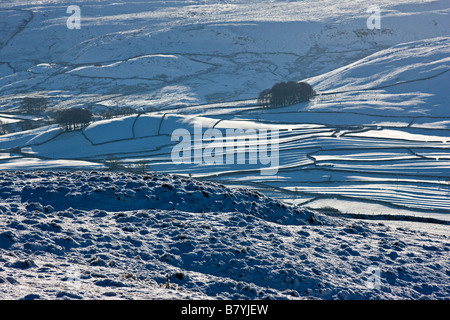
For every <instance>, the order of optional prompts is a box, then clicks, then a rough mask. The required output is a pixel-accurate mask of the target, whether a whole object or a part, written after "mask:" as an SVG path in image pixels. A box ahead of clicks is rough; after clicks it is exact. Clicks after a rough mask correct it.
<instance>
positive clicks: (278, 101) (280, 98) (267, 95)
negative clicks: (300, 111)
mask: <svg viewBox="0 0 450 320" xmlns="http://www.w3.org/2000/svg"><path fill="white" fill-rule="evenodd" d="M315 94H316V92H315V91H314V89H313V88H312V87H311V85H309V84H308V83H306V82H294V81H289V82H280V83H277V84H275V85H274V86H273V87H272V88H271V89H266V90H264V91H262V92H261V93H260V94H259V97H258V103H259V104H260V105H262V106H265V107H283V106H288V105H292V104H296V103H300V102H304V101H308V100H309V99H310V98H311V97H313V96H314V95H315Z"/></svg>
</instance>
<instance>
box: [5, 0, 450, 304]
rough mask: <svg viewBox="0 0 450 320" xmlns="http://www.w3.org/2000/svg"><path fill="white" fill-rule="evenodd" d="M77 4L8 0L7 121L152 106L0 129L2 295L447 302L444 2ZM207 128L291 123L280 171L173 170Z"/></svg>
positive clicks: (448, 138) (285, 127) (448, 75)
mask: <svg viewBox="0 0 450 320" xmlns="http://www.w3.org/2000/svg"><path fill="white" fill-rule="evenodd" d="M77 3H78V4H80V6H81V10H82V11H81V17H82V25H81V29H76V30H69V29H68V28H67V26H66V20H67V18H68V17H69V15H68V14H65V13H66V9H67V7H68V6H69V5H73V4H74V3H72V1H52V0H51V1H50V0H48V1H47V0H45V1H2V2H1V3H0V31H1V32H0V92H1V94H0V111H1V116H0V121H1V122H2V123H3V124H4V125H15V124H17V123H19V120H21V119H22V120H25V119H27V117H29V119H30V120H43V119H44V118H42V119H40V118H38V117H36V116H26V115H23V114H19V113H18V112H17V111H18V108H19V107H20V101H21V100H22V99H23V98H24V97H27V96H28V97H45V98H47V100H48V101H49V104H50V106H51V108H49V111H52V110H53V111H54V110H57V109H59V108H66V107H80V106H84V107H87V108H90V109H91V110H93V111H99V112H104V111H110V110H114V109H120V108H123V107H131V108H134V109H136V110H139V112H140V113H139V114H137V113H136V114H133V115H127V116H124V117H119V118H113V119H109V120H101V121H95V122H93V123H91V124H90V125H89V126H87V127H86V128H84V129H82V130H77V131H73V132H65V131H64V130H63V129H62V128H60V127H59V126H57V125H50V126H42V127H39V128H36V129H32V130H26V131H21V132H16V133H11V134H6V135H1V136H0V170H1V171H0V253H1V254H0V259H1V260H0V299H22V298H24V299H109V298H112V299H147V298H149V299H161V298H167V299H187V298H201V299H268V298H270V299H422V298H423V299H449V298H450V289H449V279H450V269H449V262H448V261H449V259H448V257H449V254H448V250H449V241H448V240H449V236H450V216H449V214H448V213H449V212H450V201H449V194H450V152H449V148H450V135H449V129H450V121H449V118H450V108H449V104H448V101H449V99H450V96H449V93H450V91H449V90H448V83H449V81H450V72H448V70H449V67H450V60H449V56H450V34H449V32H448V31H449V30H450V20H449V19H448V15H449V13H450V8H449V3H448V1H446V0H440V1H435V0H399V1H392V0H380V1H378V2H377V3H376V5H378V6H379V7H380V9H381V29H379V30H369V29H368V28H367V26H366V21H367V18H368V16H369V13H368V12H367V8H368V7H369V6H371V5H373V4H375V3H373V1H365V0H359V1H334V0H320V1H294V0H291V1H284V0H279V1H276V0H233V1H219V0H201V1H200V0H199V1H197V0H191V1H183V0H172V1H143V0H133V1H119V2H108V1H103V2H98V1H95V0H92V1H91V0H85V1H78V2H77ZM288 80H293V81H301V80H305V81H307V82H309V83H311V84H312V85H313V87H314V89H315V90H316V91H317V92H318V95H317V96H316V97H314V98H313V99H311V101H309V102H305V103H301V104H297V105H292V106H287V107H283V108H263V107H261V106H258V105H257V103H256V100H255V98H256V97H257V95H258V93H259V92H260V91H261V90H263V89H266V88H269V87H271V86H272V85H273V84H274V83H276V82H279V81H288ZM197 121H202V124H203V125H204V127H205V128H215V129H218V130H221V132H225V130H226V129H227V128H241V129H247V128H255V129H262V128H265V129H277V130H279V131H280V136H279V140H278V143H279V146H280V150H279V156H280V157H279V166H278V167H277V169H278V172H277V174H276V175H274V176H262V175H261V174H260V169H261V168H260V166H259V165H250V164H244V165H237V164H233V165H204V164H200V165H198V164H183V165H174V163H173V162H172V161H171V157H170V153H171V151H172V148H173V147H174V145H175V142H174V141H171V137H170V135H171V134H172V132H173V131H174V130H175V129H185V130H188V131H189V132H191V133H193V130H194V124H195V123H196V122H197ZM108 166H109V168H111V167H114V166H115V167H117V168H120V169H122V170H127V171H133V172H134V173H126V172H116V173H113V172H109V171H105V170H106V169H108ZM17 170H24V171H23V172H22V171H17ZM33 170H41V171H33ZM42 170H44V171H42ZM45 170H48V171H45ZM52 170H53V171H52ZM58 170H59V171H58ZM63 170H69V171H63ZM75 170H80V171H75ZM83 170H84V171H83ZM92 170H96V171H92ZM144 170H145V171H146V174H144V175H143V173H142V174H141V175H138V174H137V173H136V172H141V171H144ZM156 172H158V173H159V174H158V175H156V174H155V173H156ZM177 175H178V176H177ZM190 177H193V178H197V179H198V180H195V179H192V178H190ZM205 180H210V182H205ZM224 185H225V186H226V187H225V186H224ZM244 186H245V187H247V188H252V189H240V188H241V187H244ZM260 192H261V193H260ZM262 193H264V195H262ZM268 196H271V197H272V198H269V197H268ZM281 201H284V202H281ZM375 271H376V272H379V275H380V278H379V282H375V283H374V282H373V281H371V280H373V279H374V276H377V275H378V274H377V273H376V272H375ZM374 272H375V273H374ZM376 279H377V278H376ZM374 284H376V286H375V287H373V285H374Z"/></svg>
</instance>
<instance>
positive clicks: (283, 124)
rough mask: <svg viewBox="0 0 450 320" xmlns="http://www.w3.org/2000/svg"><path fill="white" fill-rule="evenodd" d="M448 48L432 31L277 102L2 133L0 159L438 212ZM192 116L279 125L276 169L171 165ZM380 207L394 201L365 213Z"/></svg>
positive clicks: (444, 186)
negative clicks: (295, 98)
mask: <svg viewBox="0 0 450 320" xmlns="http://www.w3.org/2000/svg"><path fill="white" fill-rule="evenodd" d="M449 48H450V38H448V37H438V38H432V39H426V40H420V41H414V42H408V43H404V44H400V45H397V46H394V47H392V48H389V49H386V50H383V51H380V52H377V53H375V54H373V55H370V56H368V57H366V58H363V59H362V60H358V61H356V62H354V63H352V64H350V65H348V66H346V67H343V68H339V69H337V70H334V71H331V72H329V73H325V74H324V75H320V76H316V77H312V78H309V79H307V81H308V82H310V83H312V84H313V85H314V87H315V89H316V90H317V92H318V96H317V97H315V98H314V99H312V100H311V101H310V102H308V103H302V104H298V105H293V106H288V107H284V108H262V107H260V106H257V105H256V104H255V103H254V102H251V101H250V102H248V103H244V104H242V103H222V104H211V105H200V106H196V107H191V108H185V107H181V108H176V107H174V108H171V109H168V110H165V112H148V113H142V114H136V115H131V116H127V117H122V118H115V119H110V120H103V121H97V122H94V123H92V124H91V125H89V126H88V127H86V128H85V129H83V130H81V131H75V132H63V131H62V130H61V129H60V128H58V127H56V126H51V127H48V128H39V129H35V130H31V131H26V132H20V133H16V134H10V135H4V136H1V137H0V149H2V150H3V152H4V154H5V156H4V157H3V160H2V161H1V162H0V168H2V169H14V168H21V169H24V168H30V167H31V168H39V167H40V166H41V167H42V168H48V167H49V166H54V167H62V168H74V167H77V166H78V167H80V168H83V167H84V168H94V167H96V168H104V167H105V164H104V161H105V160H110V159H114V161H117V162H119V163H120V164H121V165H123V166H125V167H128V168H131V167H134V166H137V165H139V163H142V161H147V165H148V167H147V169H148V170H150V171H156V172H165V173H178V174H182V175H185V176H187V175H193V176H194V177H198V178H204V179H213V180H218V181H220V182H221V183H224V184H236V183H237V184H242V185H251V186H253V187H257V188H260V189H261V190H265V191H268V192H269V191H274V190H276V191H282V193H281V194H280V193H277V194H274V195H276V196H280V197H285V198H288V199H290V200H292V201H296V202H303V203H309V205H311V206H314V207H321V206H330V203H329V201H328V203H326V204H325V203H324V199H323V198H324V197H325V198H328V197H331V198H332V199H333V198H335V197H338V198H340V199H341V200H343V199H345V200H352V199H357V200H359V201H369V202H372V205H371V206H370V208H374V205H375V204H377V205H379V204H381V205H388V206H395V207H398V208H406V209H415V210H426V211H428V212H427V213H424V214H425V215H426V216H429V215H430V212H436V214H438V216H439V219H445V220H447V219H448V218H447V215H444V216H443V217H440V215H439V213H442V212H445V213H447V212H449V210H450V203H449V201H448V192H449V187H448V179H450V176H449V172H450V171H449V170H450V162H449V160H450V155H449V146H450V145H449V142H450V136H449V133H448V129H449V124H450V122H449V121H448V118H449V117H450V114H449V112H450V111H449V110H450V109H449V108H448V99H449V96H448V90H446V88H445V86H446V84H447V83H448V82H449V81H450V79H449V77H450V73H449V72H447V71H448V70H449V68H450V65H449V60H448V56H449V53H450V49H449ZM198 121H201V122H202V125H203V127H204V128H215V130H220V131H221V132H222V133H223V135H224V136H225V134H226V129H228V128H240V129H246V128H256V129H272V130H278V131H279V139H278V141H277V142H278V144H279V161H278V164H277V166H276V169H277V170H278V172H277V174H276V175H275V176H261V174H260V169H261V165H260V164H256V165H255V164H250V163H249V162H246V163H244V164H236V163H235V164H228V165H225V164H223V165H204V164H202V165H198V164H196V163H191V164H183V165H178V164H174V162H173V161H172V159H171V152H172V150H173V148H174V146H175V145H176V144H177V143H178V142H177V141H172V139H171V135H172V133H173V132H174V131H175V130H176V129H184V130H187V132H190V133H191V134H194V132H195V128H194V125H195V123H197V122H198ZM207 146H208V143H207V141H204V145H203V149H204V148H205V147H207ZM191 147H192V149H194V148H195V145H192V146H191ZM8 157H10V159H8ZM49 160H51V161H52V162H50V163H49V162H48V161H49ZM70 160H73V161H77V162H76V163H73V164H71V163H70ZM58 161H60V162H58ZM350 207H353V205H352V204H350ZM339 209H340V210H341V211H344V212H346V211H349V209H348V207H347V208H346V207H345V206H344V207H339ZM386 210H388V211H390V210H392V208H391V209H389V208H384V207H383V208H382V209H379V208H377V209H374V211H373V212H377V213H386V212H383V211H386ZM351 211H354V208H352V209H351ZM362 211H364V210H363V209H362V208H359V209H358V212H362ZM369 211H370V210H369ZM364 213H367V212H364ZM431 215H434V213H433V214H431Z"/></svg>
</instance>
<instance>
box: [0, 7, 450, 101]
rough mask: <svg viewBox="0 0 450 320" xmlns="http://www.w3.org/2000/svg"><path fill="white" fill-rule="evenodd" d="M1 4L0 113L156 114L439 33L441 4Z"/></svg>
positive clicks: (236, 96) (245, 93)
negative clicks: (26, 102)
mask: <svg viewBox="0 0 450 320" xmlns="http://www.w3.org/2000/svg"><path fill="white" fill-rule="evenodd" d="M77 4H78V5H79V6H80V9H81V28H80V29H72V30H71V29H68V28H67V26H66V22H67V20H68V19H69V17H70V14H67V13H66V10H67V8H68V6H69V5H73V3H72V2H71V1H58V2H54V1H2V3H1V4H0V16H1V17H2V19H0V20H1V21H4V24H2V25H1V28H2V31H4V32H2V33H1V35H0V37H1V38H0V43H1V46H0V48H1V51H0V57H1V58H0V90H1V91H2V97H1V100H0V101H1V109H3V110H5V109H6V110H14V108H16V107H17V106H18V104H19V103H20V99H21V98H22V97H23V96H25V95H27V96H35V95H39V96H44V97H47V98H48V99H49V101H50V102H51V105H52V106H54V107H56V108H59V107H66V106H73V105H80V104H81V105H87V106H94V105H97V104H100V105H102V106H104V107H105V108H112V107H123V106H125V105H126V106H132V107H134V108H144V109H146V110H151V109H152V108H156V109H161V108H164V107H167V106H180V105H195V104H201V103H208V102H222V101H230V100H240V99H252V98H254V97H256V96H257V94H258V93H259V92H260V91H261V90H263V89H266V88H267V87H270V86H272V85H273V84H274V83H276V82H279V81H286V80H294V81H298V80H301V79H304V78H308V77H312V76H317V75H321V74H323V73H325V72H328V71H332V70H334V69H336V68H339V67H343V66H345V65H348V64H349V63H352V62H354V61H356V60H358V59H360V58H363V57H365V56H368V55H369V54H372V53H375V52H377V51H380V50H381V49H385V48H388V47H391V46H393V45H396V44H399V43H402V42H407V41H415V40H420V39H426V38H432V37H437V36H447V35H448V30H449V29H450V25H449V20H448V14H449V8H448V3H447V2H446V1H434V0H433V1H431V0H427V1H422V0H420V1H418V0H416V1H415V0H402V1H389V0H383V1H377V3H376V5H377V6H378V7H379V8H380V12H381V25H380V29H374V30H370V29H368V28H367V20H368V19H369V18H370V16H371V13H370V12H368V9H369V7H370V6H372V5H374V3H373V2H372V1H362V0H361V1H339V2H336V1H332V0H321V1H282V0H280V1H273V0H258V1H250V0H238V1H236V0H235V1H219V0H206V1H205V0H202V1H200V0H199V1H183V0H175V1H169V2H168V1H143V0H138V1H136V0H133V1H120V2H117V1H114V2H102V3H101V4H99V2H98V1H89V0H87V1H78V2H77Z"/></svg>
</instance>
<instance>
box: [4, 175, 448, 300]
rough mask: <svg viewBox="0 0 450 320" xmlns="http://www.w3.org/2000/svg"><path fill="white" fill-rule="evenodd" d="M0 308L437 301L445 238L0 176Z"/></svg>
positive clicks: (133, 183)
mask: <svg viewBox="0 0 450 320" xmlns="http://www.w3.org/2000/svg"><path fill="white" fill-rule="evenodd" d="M1 184H2V186H1V189H0V210H1V211H0V214H1V216H2V224H1V225H0V253H1V258H0V271H1V273H0V296H1V298H2V299H22V298H24V299H148V298H151V299H188V298H189V299H192V298H196V299H448V298H449V296H450V284H449V282H448V279H449V275H450V265H449V259H448V254H449V250H450V241H449V239H448V237H447V236H443V235H433V234H429V233H423V232H417V231H411V230H408V229H407V228H390V227H388V226H386V225H383V224H381V223H380V224H372V223H371V224H368V223H365V222H355V221H352V220H348V219H345V218H332V217H329V216H326V215H324V214H321V213H317V212H313V211H310V210H306V209H303V208H301V207H296V206H293V205H286V204H284V203H282V202H280V201H279V200H275V199H271V198H268V197H266V196H264V195H262V194H261V193H259V192H257V191H252V190H248V189H229V188H226V187H224V186H222V185H219V184H215V183H207V182H199V181H196V180H194V179H191V178H182V177H177V176H173V175H152V174H151V175H134V174H129V173H111V172H95V171H75V172H72V173H68V172H62V171H61V172H50V171H38V172H30V171H28V172H20V171H15V172H12V171H11V172H2V173H1Z"/></svg>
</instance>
